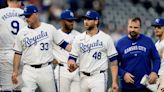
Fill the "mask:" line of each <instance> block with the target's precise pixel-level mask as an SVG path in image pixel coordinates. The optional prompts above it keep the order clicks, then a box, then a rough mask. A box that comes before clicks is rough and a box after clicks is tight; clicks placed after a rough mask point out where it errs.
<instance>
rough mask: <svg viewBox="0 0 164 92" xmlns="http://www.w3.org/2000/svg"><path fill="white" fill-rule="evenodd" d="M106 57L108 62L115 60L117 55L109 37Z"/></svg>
mask: <svg viewBox="0 0 164 92" xmlns="http://www.w3.org/2000/svg"><path fill="white" fill-rule="evenodd" d="M107 55H108V58H109V60H110V61H114V60H116V56H117V55H118V53H117V51H116V48H115V46H114V42H113V40H112V38H111V37H110V36H109V38H108V41H107Z"/></svg>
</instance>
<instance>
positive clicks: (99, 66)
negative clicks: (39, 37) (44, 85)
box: [67, 10, 118, 92]
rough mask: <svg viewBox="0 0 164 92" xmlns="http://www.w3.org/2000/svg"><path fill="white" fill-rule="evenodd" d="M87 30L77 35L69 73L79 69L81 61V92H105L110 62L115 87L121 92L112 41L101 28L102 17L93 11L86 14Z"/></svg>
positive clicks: (115, 53)
mask: <svg viewBox="0 0 164 92" xmlns="http://www.w3.org/2000/svg"><path fill="white" fill-rule="evenodd" d="M83 18H84V27H85V28H86V31H85V32H84V33H83V34H81V35H79V36H77V37H76V38H75V39H74V41H73V44H72V50H71V52H70V55H69V58H68V62H67V63H68V67H69V71H70V72H72V71H74V70H76V68H77V64H76V59H77V58H79V63H80V64H79V68H80V79H81V80H80V91H81V92H106V89H107V68H108V61H110V62H111V65H112V66H111V72H112V88H113V89H114V90H118V84H117V81H116V79H117V71H118V66H117V59H116V56H117V51H116V49H115V47H114V43H113V41H112V38H111V37H110V36H109V35H107V34H105V33H104V32H102V31H101V30H99V29H98V25H99V18H100V17H99V14H98V13H97V12H96V11H94V10H89V11H87V12H86V14H85V16H83Z"/></svg>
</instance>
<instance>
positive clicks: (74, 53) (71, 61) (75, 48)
mask: <svg viewBox="0 0 164 92" xmlns="http://www.w3.org/2000/svg"><path fill="white" fill-rule="evenodd" d="M71 48H72V50H71V52H70V54H69V57H68V61H67V65H68V68H69V69H68V70H69V71H70V72H73V71H75V70H76V69H77V67H78V66H77V64H76V60H77V58H78V55H79V52H80V50H79V45H78V39H76V38H75V39H74V41H73V43H72V47H71Z"/></svg>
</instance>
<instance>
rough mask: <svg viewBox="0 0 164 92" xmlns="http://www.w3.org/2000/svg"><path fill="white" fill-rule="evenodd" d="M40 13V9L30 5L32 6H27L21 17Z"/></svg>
mask: <svg viewBox="0 0 164 92" xmlns="http://www.w3.org/2000/svg"><path fill="white" fill-rule="evenodd" d="M37 12H38V9H37V7H36V6H34V5H32V4H30V5H27V6H26V7H25V8H24V13H23V14H20V16H27V15H32V14H33V13H37Z"/></svg>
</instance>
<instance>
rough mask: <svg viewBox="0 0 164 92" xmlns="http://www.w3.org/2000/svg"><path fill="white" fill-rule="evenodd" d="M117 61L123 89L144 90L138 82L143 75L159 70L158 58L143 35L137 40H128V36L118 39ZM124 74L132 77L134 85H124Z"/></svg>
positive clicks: (147, 38)
mask: <svg viewBox="0 0 164 92" xmlns="http://www.w3.org/2000/svg"><path fill="white" fill-rule="evenodd" d="M116 49H117V51H118V61H119V70H118V73H119V76H121V86H122V88H124V89H140V88H144V86H143V85H142V84H140V81H141V79H142V77H143V76H144V75H145V74H148V75H149V74H150V73H151V72H156V73H157V74H158V70H159V68H160V57H159V54H158V51H157V50H156V47H155V45H154V43H153V41H152V40H151V39H150V38H149V37H147V36H145V35H143V34H140V36H139V37H138V38H137V39H130V38H128V36H125V37H123V38H122V39H120V40H119V41H118V43H117V45H116ZM126 72H129V73H131V74H132V75H134V76H135V77H134V81H135V82H134V84H130V83H125V81H124V79H123V77H124V75H125V73H126Z"/></svg>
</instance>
